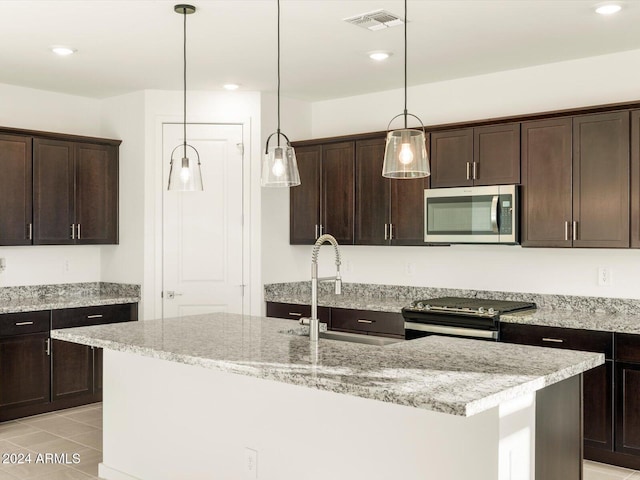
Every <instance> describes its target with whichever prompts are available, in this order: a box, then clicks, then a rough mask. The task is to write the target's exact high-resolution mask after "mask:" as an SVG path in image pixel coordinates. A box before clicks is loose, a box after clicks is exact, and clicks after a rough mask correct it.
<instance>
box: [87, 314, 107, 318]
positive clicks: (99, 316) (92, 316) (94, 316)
mask: <svg viewBox="0 0 640 480" xmlns="http://www.w3.org/2000/svg"><path fill="white" fill-rule="evenodd" d="M102 317H103V315H102V314H100V315H87V318H102Z"/></svg>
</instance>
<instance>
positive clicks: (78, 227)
mask: <svg viewBox="0 0 640 480" xmlns="http://www.w3.org/2000/svg"><path fill="white" fill-rule="evenodd" d="M78 240H80V224H78Z"/></svg>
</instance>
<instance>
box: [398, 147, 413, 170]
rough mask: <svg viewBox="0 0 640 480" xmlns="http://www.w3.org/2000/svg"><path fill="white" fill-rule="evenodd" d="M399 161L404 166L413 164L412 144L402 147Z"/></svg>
mask: <svg viewBox="0 0 640 480" xmlns="http://www.w3.org/2000/svg"><path fill="white" fill-rule="evenodd" d="M399 160H400V163H401V164H403V165H409V164H410V163H411V162H413V151H412V150H411V144H410V143H403V144H402V147H401V148H400V154H399Z"/></svg>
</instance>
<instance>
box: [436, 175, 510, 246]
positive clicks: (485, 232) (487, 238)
mask: <svg viewBox="0 0 640 480" xmlns="http://www.w3.org/2000/svg"><path fill="white" fill-rule="evenodd" d="M518 210H519V206H518V186H517V185H495V186H488V187H456V188H434V189H431V190H425V191H424V241H425V242H427V243H507V244H516V243H518V241H519V238H518V223H519V219H518Z"/></svg>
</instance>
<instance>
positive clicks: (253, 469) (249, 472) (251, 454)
mask: <svg viewBox="0 0 640 480" xmlns="http://www.w3.org/2000/svg"><path fill="white" fill-rule="evenodd" d="M244 478H245V480H255V479H257V478H258V452H257V451H256V450H253V449H252V448H245V449H244Z"/></svg>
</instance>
